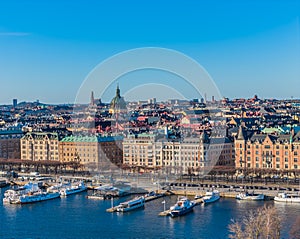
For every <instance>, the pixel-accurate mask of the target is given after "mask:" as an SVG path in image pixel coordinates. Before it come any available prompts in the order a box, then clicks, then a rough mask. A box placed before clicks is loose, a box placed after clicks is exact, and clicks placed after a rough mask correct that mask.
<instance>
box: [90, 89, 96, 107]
mask: <svg viewBox="0 0 300 239" xmlns="http://www.w3.org/2000/svg"><path fill="white" fill-rule="evenodd" d="M94 104H95V98H94V91H92V92H91V101H90V105H94Z"/></svg>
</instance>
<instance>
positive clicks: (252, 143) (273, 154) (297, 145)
mask: <svg viewBox="0 0 300 239" xmlns="http://www.w3.org/2000/svg"><path fill="white" fill-rule="evenodd" d="M235 152H236V160H235V166H236V167H237V168H244V169H266V168H268V169H275V170H292V169H299V168H300V132H298V133H297V134H295V133H294V132H293V131H292V132H290V133H288V134H258V133H252V134H250V135H249V134H248V133H247V131H245V129H244V128H243V127H240V128H239V132H238V135H237V138H236V140H235Z"/></svg>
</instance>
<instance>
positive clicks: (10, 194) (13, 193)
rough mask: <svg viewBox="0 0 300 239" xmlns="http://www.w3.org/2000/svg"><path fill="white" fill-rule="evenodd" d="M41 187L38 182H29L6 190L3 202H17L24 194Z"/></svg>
mask: <svg viewBox="0 0 300 239" xmlns="http://www.w3.org/2000/svg"><path fill="white" fill-rule="evenodd" d="M39 190H40V188H39V186H38V184H36V183H31V182H30V183H28V184H25V185H24V186H20V187H17V188H14V189H8V190H6V191H5V192H4V198H3V203H4V204H6V203H17V202H18V201H19V198H20V197H21V196H22V195H26V194H28V193H33V192H37V191H39Z"/></svg>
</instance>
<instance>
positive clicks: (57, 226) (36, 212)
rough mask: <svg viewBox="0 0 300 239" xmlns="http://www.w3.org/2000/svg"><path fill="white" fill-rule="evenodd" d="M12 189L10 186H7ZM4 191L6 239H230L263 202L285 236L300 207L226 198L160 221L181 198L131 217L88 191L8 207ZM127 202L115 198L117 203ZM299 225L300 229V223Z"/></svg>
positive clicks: (1, 224)
mask: <svg viewBox="0 0 300 239" xmlns="http://www.w3.org/2000/svg"><path fill="white" fill-rule="evenodd" d="M6 189H7V188H6ZM6 189H5V188H2V189H1V196H0V199H1V204H0V218H1V219H0V238H1V239H10V238H14V239H19V238H20V239H21V238H22V239H25V238H26V239H27V238H28V239H29V238H30V239H44V238H45V239H52V238H53V239H54V238H55V239H56V238H64V239H68V238H70V239H71V238H72V239H74V238H78V239H91V238H197V239H198V238H200V239H201V238H228V233H229V232H228V225H229V223H230V220H231V219H236V220H239V219H241V218H242V217H243V216H244V215H246V214H247V212H248V211H249V210H251V209H256V208H258V207H262V206H263V205H264V204H270V205H275V207H276V209H277V210H278V212H279V214H280V215H281V216H282V227H283V228H282V238H289V237H288V231H289V229H290V227H291V225H292V223H293V222H295V219H296V217H297V216H298V215H300V204H298V205H297V204H285V203H275V202H273V201H266V202H263V201H261V202H246V201H238V200H235V199H225V198H221V199H220V200H219V201H218V202H215V203H213V204H210V205H205V206H204V205H199V206H196V207H195V208H194V211H193V212H191V213H189V214H187V215H185V216H183V217H179V218H171V217H160V216H158V214H159V212H161V211H163V209H164V204H162V201H164V200H165V201H166V208H168V207H170V206H171V205H173V204H174V203H175V202H176V200H177V196H169V197H165V198H160V199H157V200H154V201H151V202H147V203H146V204H145V208H144V209H138V210H136V211H131V212H127V213H109V212H106V209H107V208H109V207H111V203H112V202H111V201H110V200H105V201H101V200H91V199H87V198H86V196H87V193H86V192H84V193H80V194H76V195H72V196H69V197H66V198H61V199H59V198H58V199H54V200H50V201H44V202H39V203H34V204H27V205H10V204H9V205H3V203H2V198H3V193H4V191H5V190H6ZM129 198H130V197H127V198H120V199H115V200H114V202H113V203H114V204H115V205H116V204H118V203H120V202H123V201H125V200H126V199H129ZM299 226H300V225H299Z"/></svg>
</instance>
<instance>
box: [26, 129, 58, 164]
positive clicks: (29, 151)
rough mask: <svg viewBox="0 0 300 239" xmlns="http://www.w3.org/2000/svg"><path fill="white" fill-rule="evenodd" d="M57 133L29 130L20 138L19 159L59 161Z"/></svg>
mask: <svg viewBox="0 0 300 239" xmlns="http://www.w3.org/2000/svg"><path fill="white" fill-rule="evenodd" d="M58 144H59V138H58V134H57V133H46V132H29V133H26V134H25V135H24V136H23V137H22V138H21V159H22V160H32V161H43V160H50V161H59V150H58Z"/></svg>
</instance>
